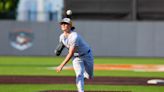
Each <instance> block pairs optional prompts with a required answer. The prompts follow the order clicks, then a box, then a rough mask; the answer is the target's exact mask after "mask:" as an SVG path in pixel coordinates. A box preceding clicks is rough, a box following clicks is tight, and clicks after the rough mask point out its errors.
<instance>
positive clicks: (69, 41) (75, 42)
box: [60, 31, 90, 56]
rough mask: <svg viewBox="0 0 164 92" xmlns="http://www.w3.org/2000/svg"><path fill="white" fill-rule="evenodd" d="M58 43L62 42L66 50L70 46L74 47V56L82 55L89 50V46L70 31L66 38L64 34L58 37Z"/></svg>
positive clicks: (75, 33)
mask: <svg viewBox="0 0 164 92" xmlns="http://www.w3.org/2000/svg"><path fill="white" fill-rule="evenodd" d="M60 42H62V43H63V44H64V45H65V46H66V47H67V48H70V47H71V46H76V47H77V51H76V53H75V55H79V56H80V55H82V54H85V53H87V52H88V50H90V47H89V45H88V44H87V43H86V42H85V41H84V40H83V39H82V37H81V36H80V35H79V34H77V32H74V31H71V33H70V35H69V36H68V37H67V38H66V37H65V36H64V33H63V34H61V35H60Z"/></svg>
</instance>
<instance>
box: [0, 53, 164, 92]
mask: <svg viewBox="0 0 164 92" xmlns="http://www.w3.org/2000/svg"><path fill="white" fill-rule="evenodd" d="M62 60H63V57H59V58H56V57H10V56H0V76H2V75H23V76H38V75H41V76H75V74H74V71H72V70H63V71H62V72H61V73H56V72H55V70H53V69H49V68H50V67H55V66H57V65H58V64H60V62H61V61H62ZM69 64H71V62H69ZM69 64H68V65H69ZM95 64H157V65H164V58H117V57H103V58H102V57H96V58H95ZM94 73H95V76H130V77H161V78H164V72H144V71H142V72H141V71H140V72H136V71H122V70H111V71H102V70H99V71H95V72H94ZM55 89H56V90H76V86H75V85H57V84H0V92H39V91H41V90H55ZM85 89H86V90H100V89H102V90H112V91H114V90H123V91H124V90H125V91H132V92H164V87H163V86H125V85H121V86H113V85H85Z"/></svg>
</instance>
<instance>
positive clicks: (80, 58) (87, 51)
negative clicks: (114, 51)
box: [55, 18, 94, 92]
mask: <svg viewBox="0 0 164 92" xmlns="http://www.w3.org/2000/svg"><path fill="white" fill-rule="evenodd" d="M60 27H61V30H62V31H63V33H62V34H61V35H60V38H59V43H60V44H59V45H58V46H57V48H56V50H55V53H56V55H57V56H59V55H60V53H61V52H62V50H63V48H68V54H67V55H66V57H65V59H64V60H63V62H62V63H61V64H60V65H59V66H58V67H57V68H56V71H57V72H60V71H61V70H62V69H63V67H64V66H65V65H66V64H67V63H68V62H69V60H70V59H71V58H72V63H73V68H74V71H75V74H76V85H77V89H78V92H84V79H92V78H93V66H94V58H93V55H92V51H91V48H90V47H89V45H88V44H87V43H86V41H85V40H84V39H83V38H82V37H81V36H80V35H79V34H78V33H77V32H75V28H74V27H73V25H72V21H71V19H70V18H63V20H62V21H61V22H60Z"/></svg>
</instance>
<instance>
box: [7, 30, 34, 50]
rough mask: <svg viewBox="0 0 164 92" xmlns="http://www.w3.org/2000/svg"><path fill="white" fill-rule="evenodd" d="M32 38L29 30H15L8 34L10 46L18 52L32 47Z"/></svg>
mask: <svg viewBox="0 0 164 92" xmlns="http://www.w3.org/2000/svg"><path fill="white" fill-rule="evenodd" d="M33 38H34V37H33V33H32V32H31V31H30V30H17V31H13V32H11V33H10V34H9V39H10V44H11V46H12V47H14V48H16V49H18V50H20V51H23V50H26V49H28V48H30V47H31V46H32V45H33V43H32V42H33Z"/></svg>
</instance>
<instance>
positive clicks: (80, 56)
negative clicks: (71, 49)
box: [74, 49, 91, 57]
mask: <svg viewBox="0 0 164 92" xmlns="http://www.w3.org/2000/svg"><path fill="white" fill-rule="evenodd" d="M90 52H91V50H90V49H89V50H88V51H87V53H83V54H81V55H77V56H74V57H82V56H85V55H86V54H88V53H90Z"/></svg>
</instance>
